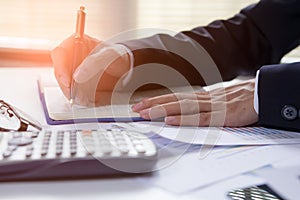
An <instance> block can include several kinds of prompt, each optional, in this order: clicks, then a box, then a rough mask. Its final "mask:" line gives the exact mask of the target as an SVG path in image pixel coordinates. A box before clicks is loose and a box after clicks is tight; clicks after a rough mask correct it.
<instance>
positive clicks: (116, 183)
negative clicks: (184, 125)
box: [0, 67, 176, 200]
mask: <svg viewBox="0 0 300 200" xmlns="http://www.w3.org/2000/svg"><path fill="white" fill-rule="evenodd" d="M43 73H53V69H52V68H50V67H43V68H0V91H1V97H0V98H1V99H4V100H6V101H7V102H9V103H11V104H12V105H15V106H16V107H18V108H20V109H22V110H23V111H25V112H26V113H30V114H31V116H33V117H34V118H35V119H37V120H38V121H39V122H40V123H41V124H42V125H43V126H45V125H46V120H45V117H44V113H43V109H42V106H41V103H40V100H39V96H38V92H37V91H38V89H37V79H38V77H39V75H40V74H43ZM0 194H1V197H0V198H1V199H23V200H24V199H30V200H34V199H39V200H40V199H72V200H75V199H122V200H124V199H176V196H174V195H172V194H170V193H168V192H166V191H163V190H161V189H159V188H155V187H149V186H147V185H141V184H140V183H137V182H136V181H135V179H134V178H122V179H97V180H76V181H51V182H19V183H13V182H12V183H0Z"/></svg>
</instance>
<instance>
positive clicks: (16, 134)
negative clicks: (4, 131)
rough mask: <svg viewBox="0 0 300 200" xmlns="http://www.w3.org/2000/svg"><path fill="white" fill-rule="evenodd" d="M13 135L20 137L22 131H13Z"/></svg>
mask: <svg viewBox="0 0 300 200" xmlns="http://www.w3.org/2000/svg"><path fill="white" fill-rule="evenodd" d="M13 137H14V138H18V137H22V133H20V132H13Z"/></svg>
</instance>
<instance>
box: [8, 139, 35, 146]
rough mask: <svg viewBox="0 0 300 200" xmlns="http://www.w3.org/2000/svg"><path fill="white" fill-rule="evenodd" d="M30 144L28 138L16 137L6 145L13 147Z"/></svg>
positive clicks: (30, 141) (30, 140)
mask: <svg viewBox="0 0 300 200" xmlns="http://www.w3.org/2000/svg"><path fill="white" fill-rule="evenodd" d="M31 143H32V139H31V138H29V137H17V138H12V139H10V140H9V141H8V145H15V146H24V145H28V144H31Z"/></svg>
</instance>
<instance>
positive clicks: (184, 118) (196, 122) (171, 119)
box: [165, 112, 218, 126]
mask: <svg viewBox="0 0 300 200" xmlns="http://www.w3.org/2000/svg"><path fill="white" fill-rule="evenodd" d="M211 116H212V113H211V112H203V113H197V114H193V115H176V116H168V117H166V118H165V123H166V124H168V125H172V126H218V124H214V125H211V124H210V122H211Z"/></svg>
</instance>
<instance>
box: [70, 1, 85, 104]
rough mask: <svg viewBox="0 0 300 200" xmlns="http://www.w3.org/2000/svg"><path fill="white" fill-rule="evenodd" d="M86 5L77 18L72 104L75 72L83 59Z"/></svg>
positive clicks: (73, 91) (71, 93)
mask: <svg viewBox="0 0 300 200" xmlns="http://www.w3.org/2000/svg"><path fill="white" fill-rule="evenodd" d="M84 9H85V8H84V6H80V8H79V10H78V11H77V20H76V30H75V35H74V52H73V63H72V73H71V86H70V104H71V105H73V103H74V98H75V95H76V94H75V92H76V87H75V85H76V83H75V81H74V79H73V73H74V71H75V70H76V68H77V66H78V65H79V64H80V62H81V61H82V59H83V58H82V54H81V52H80V51H81V49H82V45H83V36H84V25H85V12H84Z"/></svg>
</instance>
